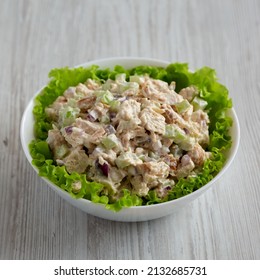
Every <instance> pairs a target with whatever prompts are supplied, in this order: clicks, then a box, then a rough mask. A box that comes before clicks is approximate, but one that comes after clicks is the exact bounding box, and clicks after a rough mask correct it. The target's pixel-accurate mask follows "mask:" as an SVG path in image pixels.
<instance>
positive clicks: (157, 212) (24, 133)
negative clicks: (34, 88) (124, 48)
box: [20, 57, 240, 222]
mask: <svg viewBox="0 0 260 280" xmlns="http://www.w3.org/2000/svg"><path fill="white" fill-rule="evenodd" d="M93 64H95V65H98V66H100V67H101V68H107V67H109V68H113V67H114V66H115V65H122V66H124V67H125V68H126V69H128V68H133V67H135V66H137V65H151V66H160V67H166V66H167V65H168V64H169V62H167V61H161V60H155V59H150V58H131V57H121V58H120V57H119V58H109V59H101V60H95V61H90V62H87V63H85V64H82V65H80V66H86V67H88V66H91V65H93ZM40 91H41V90H39V91H38V92H37V93H36V95H37V94H39V92H40ZM33 100H34V97H33V98H32V99H31V101H30V102H29V104H28V106H27V107H26V109H25V111H24V114H23V117H22V121H21V129H20V137H21V142H22V147H23V150H24V153H25V155H26V157H27V159H28V161H29V162H30V163H31V161H32V157H31V155H30V153H29V149H28V144H29V143H30V142H31V140H32V139H34V134H33V125H34V117H33V113H32V111H33V106H34V103H33V102H34V101H33ZM228 114H229V115H230V117H231V118H232V119H233V126H232V127H231V129H230V135H231V137H232V140H233V144H232V147H231V149H230V150H229V152H228V154H227V161H226V163H225V165H224V167H223V168H222V170H221V171H220V172H219V173H218V174H217V176H216V177H214V179H212V180H211V181H210V182H209V183H207V184H206V185H205V186H203V187H201V188H200V189H198V190H196V191H194V192H193V193H191V194H189V195H186V196H184V197H181V198H178V199H176V200H172V201H168V202H164V203H161V204H154V205H149V206H135V207H130V208H124V209H122V210H120V211H119V212H112V211H111V210H107V209H106V208H105V206H104V205H102V204H97V203H93V202H91V201H89V200H86V199H74V198H72V197H71V195H70V194H69V193H67V192H66V191H64V190H62V189H61V188H59V187H58V186H56V185H54V184H53V183H51V182H50V181H49V180H47V179H45V178H42V179H43V180H44V181H45V182H46V183H47V184H48V185H49V186H50V187H51V188H52V189H53V190H54V191H55V192H57V193H58V194H59V195H60V196H61V197H62V198H64V199H65V200H67V201H68V202H69V203H71V204H72V205H74V206H76V207H77V208H79V209H81V210H83V211H85V212H87V213H89V214H91V215H94V216H97V217H100V218H104V219H108V220H114V221H122V222H134V221H147V220H152V219H156V218H160V217H163V216H166V215H169V214H171V213H173V212H174V211H176V210H177V209H178V208H180V207H182V206H184V205H187V204H188V203H189V202H191V201H192V200H194V199H196V198H197V197H199V196H200V195H201V194H202V193H204V192H205V191H206V190H208V189H209V188H210V187H211V186H212V185H213V184H214V183H215V182H216V181H217V180H219V179H220V178H221V176H222V175H223V174H224V173H225V172H226V171H227V169H228V167H229V166H230V164H231V163H232V161H233V159H234V157H235V155H236V152H237V149H238V146H239V139H240V129H239V122H238V119H237V116H236V113H235V110H234V109H233V108H232V109H230V110H229V112H228ZM32 167H33V168H34V170H35V171H36V172H37V173H38V169H37V168H36V167H35V166H33V165H32Z"/></svg>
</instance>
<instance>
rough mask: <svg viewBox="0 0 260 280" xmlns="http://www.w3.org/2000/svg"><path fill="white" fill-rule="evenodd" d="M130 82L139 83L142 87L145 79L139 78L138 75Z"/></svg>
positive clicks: (132, 77)
mask: <svg viewBox="0 0 260 280" xmlns="http://www.w3.org/2000/svg"><path fill="white" fill-rule="evenodd" d="M129 81H130V82H134V83H137V84H139V85H140V84H142V83H143V82H144V77H142V76H137V75H134V76H130V78H129Z"/></svg>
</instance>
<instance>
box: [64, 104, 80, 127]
mask: <svg viewBox="0 0 260 280" xmlns="http://www.w3.org/2000/svg"><path fill="white" fill-rule="evenodd" d="M79 112H80V109H79V108H73V107H70V106H64V107H63V108H61V109H60V112H59V123H60V125H61V126H68V125H71V124H72V123H73V122H74V121H75V119H76V118H77V117H78V115H79Z"/></svg>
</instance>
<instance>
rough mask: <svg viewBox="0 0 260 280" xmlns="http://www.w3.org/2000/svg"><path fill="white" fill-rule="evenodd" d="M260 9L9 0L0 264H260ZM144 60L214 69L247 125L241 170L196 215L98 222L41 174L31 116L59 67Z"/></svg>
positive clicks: (3, 7)
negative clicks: (26, 121) (25, 127)
mask: <svg viewBox="0 0 260 280" xmlns="http://www.w3.org/2000/svg"><path fill="white" fill-rule="evenodd" d="M259 13H260V1H258V0H255V1H254V0H248V1H242V0H225V1H224V0H220V1H215V0H210V1H206V0H205V1H203V0H194V1H192V0H190V1H188V0H184V1H181V0H180V1H177V0H176V1H174V0H173V1H170V0H160V1H159V0H158V1H155V0H141V1H139V0H130V1H126V0H125V1H119V0H108V1H106V0H86V1H83V0H64V1H62V0H57V1H52V0H44V1H40V0H35V1H32V0H21V1H19V0H0V66H1V67H0V98H1V99H0V259H260V176H259V167H260V113H259V112H260V111H259V109H258V108H259V104H260V17H259ZM113 56H145V57H151V58H158V59H162V60H167V61H170V62H175V61H179V62H188V63H189V65H190V67H191V68H192V69H197V68H200V67H202V66H204V65H207V66H210V67H212V68H215V69H216V71H217V73H218V77H219V80H220V82H221V83H223V84H225V85H226V86H227V87H228V88H229V90H230V96H231V97H232V99H233V104H234V107H235V109H236V112H237V114H238V117H239V120H240V126H241V144H240V148H239V151H238V154H237V156H236V159H235V161H234V163H233V164H232V165H231V167H230V169H229V170H228V172H227V173H225V175H224V176H223V178H222V179H221V180H220V181H219V182H218V183H217V184H216V185H215V187H214V188H212V189H210V190H208V191H207V192H206V193H205V194H203V195H202V196H201V197H200V198H198V199H197V200H196V201H194V202H193V203H191V204H190V205H189V206H188V207H187V208H184V209H182V210H180V211H179V212H176V213H173V214H172V215H169V216H167V217H164V218H161V219H158V220H154V221H148V222H141V223H118V222H111V221H107V220H103V219H99V218H96V217H94V216H90V215H88V214H86V213H84V212H82V211H80V210H78V209H76V208H74V207H73V206H71V205H69V204H68V203H67V202H65V201H64V200H62V199H61V198H60V197H59V196H57V195H56V193H54V192H53V191H52V190H51V189H50V188H49V187H48V186H47V185H46V184H45V183H44V182H43V181H42V180H41V179H40V178H39V177H38V176H37V174H36V173H35V172H34V171H33V170H32V168H31V167H30V164H29V163H28V162H27V160H26V158H25V156H24V154H23V151H22V148H21V144H20V139H19V127H20V120H21V116H22V113H23V111H24V109H25V107H26V104H27V103H28V102H29V100H30V99H31V98H32V96H33V94H34V93H35V92H36V91H37V90H38V89H39V88H40V87H42V86H43V85H44V84H45V83H46V82H47V81H48V72H49V70H50V69H52V68H54V67H61V66H75V65H78V64H80V63H83V62H86V61H90V60H93V59H99V58H106V57H113Z"/></svg>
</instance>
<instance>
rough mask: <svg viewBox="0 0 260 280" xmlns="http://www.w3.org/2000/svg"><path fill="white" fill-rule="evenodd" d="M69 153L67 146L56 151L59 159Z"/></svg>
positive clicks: (62, 146) (61, 146)
mask: <svg viewBox="0 0 260 280" xmlns="http://www.w3.org/2000/svg"><path fill="white" fill-rule="evenodd" d="M68 151H69V149H68V147H67V146H66V145H64V144H63V145H60V146H59V147H58V148H57V150H56V154H57V157H58V158H59V159H61V158H63V157H64V156H65V155H66V154H67V153H68Z"/></svg>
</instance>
